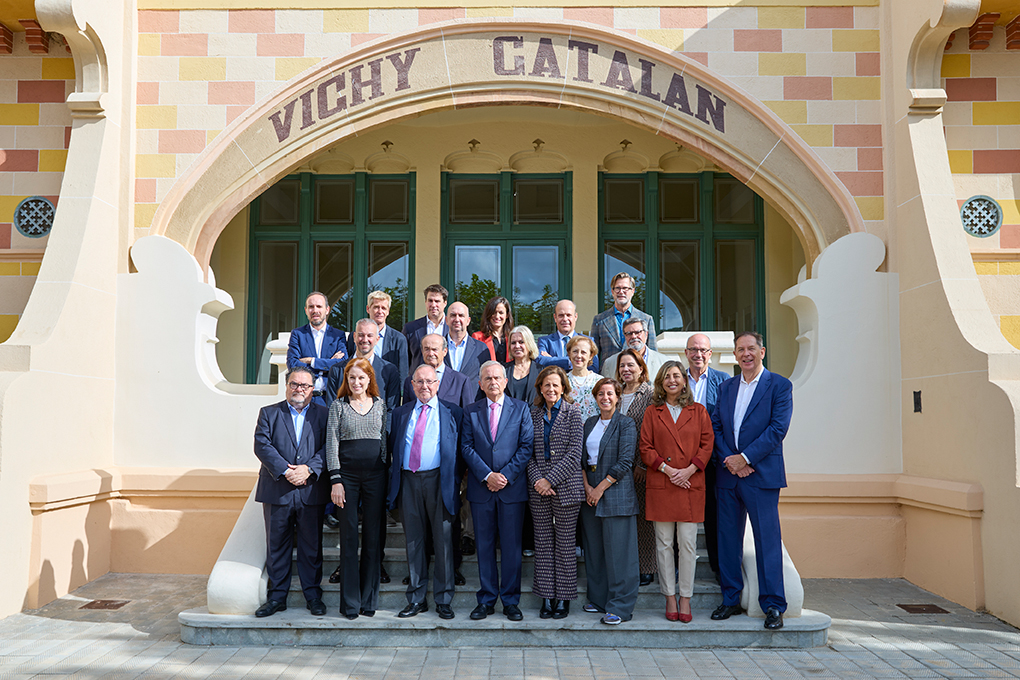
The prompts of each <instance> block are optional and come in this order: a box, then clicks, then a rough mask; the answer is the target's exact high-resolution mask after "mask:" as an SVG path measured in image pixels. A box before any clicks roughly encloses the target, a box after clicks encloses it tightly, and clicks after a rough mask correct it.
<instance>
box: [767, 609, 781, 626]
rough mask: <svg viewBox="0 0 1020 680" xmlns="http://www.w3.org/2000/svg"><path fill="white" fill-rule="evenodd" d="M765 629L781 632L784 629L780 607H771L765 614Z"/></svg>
mask: <svg viewBox="0 0 1020 680" xmlns="http://www.w3.org/2000/svg"><path fill="white" fill-rule="evenodd" d="M765 627H766V628H768V629H769V630H779V629H780V628H782V627H783V612H781V611H779V607H769V609H768V611H767V612H765Z"/></svg>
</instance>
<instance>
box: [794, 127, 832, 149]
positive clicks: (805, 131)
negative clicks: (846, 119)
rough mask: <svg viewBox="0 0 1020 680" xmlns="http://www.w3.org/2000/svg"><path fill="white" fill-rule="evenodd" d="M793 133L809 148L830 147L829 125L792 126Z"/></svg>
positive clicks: (830, 133) (830, 131)
mask: <svg viewBox="0 0 1020 680" xmlns="http://www.w3.org/2000/svg"><path fill="white" fill-rule="evenodd" d="M791 127H793V131H794V132H796V133H797V134H798V135H800V137H801V139H803V140H804V141H805V142H807V143H808V144H810V145H811V146H832V126H831V125H793V126H791Z"/></svg>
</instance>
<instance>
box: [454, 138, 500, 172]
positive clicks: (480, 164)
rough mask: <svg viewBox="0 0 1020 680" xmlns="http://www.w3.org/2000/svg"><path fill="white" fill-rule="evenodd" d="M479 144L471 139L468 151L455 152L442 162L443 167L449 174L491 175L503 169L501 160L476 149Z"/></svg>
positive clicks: (492, 154) (489, 153) (494, 155)
mask: <svg viewBox="0 0 1020 680" xmlns="http://www.w3.org/2000/svg"><path fill="white" fill-rule="evenodd" d="M481 144H482V143H481V142H479V141H478V140H477V139H472V140H471V141H470V142H468V149H469V150H468V151H455V152H453V153H451V154H450V155H449V156H447V157H446V159H445V160H444V161H443V166H444V167H445V168H446V169H447V170H449V171H450V172H471V173H479V174H485V173H488V174H491V173H494V172H500V171H501V170H502V169H503V159H502V158H500V157H499V156H497V155H496V154H494V153H491V152H489V151H482V150H481V149H479V148H478V147H479V146H481Z"/></svg>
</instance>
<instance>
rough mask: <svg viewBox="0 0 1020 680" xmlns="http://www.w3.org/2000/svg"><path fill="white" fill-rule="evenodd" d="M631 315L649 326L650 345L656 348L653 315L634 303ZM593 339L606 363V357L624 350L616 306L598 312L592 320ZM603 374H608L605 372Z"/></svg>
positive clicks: (601, 358) (591, 334)
mask: <svg viewBox="0 0 1020 680" xmlns="http://www.w3.org/2000/svg"><path fill="white" fill-rule="evenodd" d="M630 317H631V318H632V319H641V320H643V321H644V322H645V325H646V326H648V346H649V347H650V348H651V349H655V321H654V320H653V319H652V317H651V316H649V315H648V314H645V313H644V312H642V311H641V310H640V309H638V308H637V307H635V306H634V305H631V306H630ZM589 335H590V336H591V338H592V340H594V341H595V344H596V345H598V348H599V359H600V360H601V361H602V362H603V363H605V361H606V359H608V358H609V357H611V356H613V355H614V354H616V353H617V352H619V351H621V350H623V346H622V345H621V344H620V329H619V328H617V327H616V307H615V306H614V307H610V308H609V309H607V310H606V311H604V312H602V313H601V314H596V315H595V318H594V319H592V320H591V333H590V334H589ZM602 375H608V374H607V373H603V374H602Z"/></svg>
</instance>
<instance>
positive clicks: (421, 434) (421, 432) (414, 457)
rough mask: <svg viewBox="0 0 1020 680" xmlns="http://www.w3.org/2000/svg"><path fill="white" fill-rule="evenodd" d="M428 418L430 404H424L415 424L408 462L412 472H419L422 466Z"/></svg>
mask: <svg viewBox="0 0 1020 680" xmlns="http://www.w3.org/2000/svg"><path fill="white" fill-rule="evenodd" d="M428 419H429V405H428V404H422V405H421V410H420V411H419V412H418V422H417V423H416V424H415V426H414V436H413V437H411V459H410V460H409V461H408V462H407V467H409V468H410V469H411V472H417V471H418V468H420V467H421V442H422V440H423V439H425V424H426V423H427V421H428Z"/></svg>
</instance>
